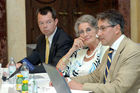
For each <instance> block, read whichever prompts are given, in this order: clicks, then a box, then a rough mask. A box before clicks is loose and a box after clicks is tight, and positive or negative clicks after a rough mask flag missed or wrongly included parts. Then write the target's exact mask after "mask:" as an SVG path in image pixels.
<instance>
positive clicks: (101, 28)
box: [97, 25, 116, 31]
mask: <svg viewBox="0 0 140 93" xmlns="http://www.w3.org/2000/svg"><path fill="white" fill-rule="evenodd" d="M114 26H116V25H109V26H101V27H97V31H99V30H100V31H104V30H105V29H107V28H108V27H114Z"/></svg>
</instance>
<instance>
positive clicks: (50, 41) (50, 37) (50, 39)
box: [45, 27, 57, 45]
mask: <svg viewBox="0 0 140 93" xmlns="http://www.w3.org/2000/svg"><path fill="white" fill-rule="evenodd" d="M56 30H57V27H56V28H55V30H54V32H53V33H52V34H51V35H50V36H49V37H48V40H49V43H50V45H51V44H52V40H53V37H54V35H55V33H56ZM45 38H47V36H45Z"/></svg>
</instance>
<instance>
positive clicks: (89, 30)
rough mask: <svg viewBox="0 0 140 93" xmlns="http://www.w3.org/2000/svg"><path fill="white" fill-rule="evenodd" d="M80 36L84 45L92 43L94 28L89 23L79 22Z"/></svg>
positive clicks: (94, 37)
mask: <svg viewBox="0 0 140 93" xmlns="http://www.w3.org/2000/svg"><path fill="white" fill-rule="evenodd" d="M78 32H79V35H80V37H82V38H83V39H84V44H85V45H87V46H88V45H90V44H92V43H93V44H94V42H96V39H97V38H96V29H95V28H94V27H91V25H90V24H89V23H86V22H85V23H81V24H80V25H79V27H78Z"/></svg>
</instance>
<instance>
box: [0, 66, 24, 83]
mask: <svg viewBox="0 0 140 93" xmlns="http://www.w3.org/2000/svg"><path fill="white" fill-rule="evenodd" d="M21 68H22V65H21V66H20V67H19V68H17V69H16V71H15V72H14V73H13V74H11V75H10V76H9V77H8V78H6V77H5V76H2V80H3V81H6V80H9V79H10V78H12V77H13V76H14V75H16V74H17V73H18V72H19V71H20V70H21Z"/></svg>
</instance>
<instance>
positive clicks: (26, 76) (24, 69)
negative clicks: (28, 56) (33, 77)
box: [20, 62, 29, 80]
mask: <svg viewBox="0 0 140 93" xmlns="http://www.w3.org/2000/svg"><path fill="white" fill-rule="evenodd" d="M20 72H21V74H22V75H23V79H25V80H29V69H28V67H27V65H26V63H25V62H23V65H22V68H21V71H20Z"/></svg>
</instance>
